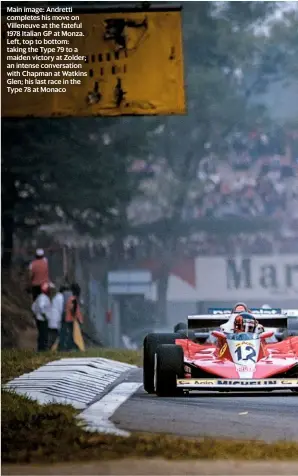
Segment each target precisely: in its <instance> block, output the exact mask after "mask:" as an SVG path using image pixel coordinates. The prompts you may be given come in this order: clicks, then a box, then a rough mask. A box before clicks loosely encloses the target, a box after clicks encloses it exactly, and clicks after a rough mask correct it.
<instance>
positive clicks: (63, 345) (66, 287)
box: [58, 282, 72, 351]
mask: <svg viewBox="0 0 298 476" xmlns="http://www.w3.org/2000/svg"><path fill="white" fill-rule="evenodd" d="M59 292H60V293H61V294H62V296H63V311H62V321H61V329H60V334H59V345H58V350H59V351H64V350H65V351H66V350H67V341H68V338H67V333H68V327H67V323H66V321H65V317H66V303H67V301H68V299H69V298H70V297H71V296H72V292H71V289H70V284H68V283H67V282H66V283H65V284H63V285H62V286H60V289H59Z"/></svg>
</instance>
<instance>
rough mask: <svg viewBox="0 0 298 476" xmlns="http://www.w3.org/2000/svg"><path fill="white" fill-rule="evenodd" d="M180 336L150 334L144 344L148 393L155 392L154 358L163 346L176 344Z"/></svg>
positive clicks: (146, 390)
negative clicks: (160, 346) (158, 349)
mask: <svg viewBox="0 0 298 476" xmlns="http://www.w3.org/2000/svg"><path fill="white" fill-rule="evenodd" d="M178 338H179V336H178V335H177V334H174V333H164V334H161V333H160V334H148V335H147V336H146V337H145V339H144V344H143V385H144V390H145V392H147V393H155V391H154V358H155V354H156V351H157V348H158V346H159V345H161V344H175V339H178Z"/></svg>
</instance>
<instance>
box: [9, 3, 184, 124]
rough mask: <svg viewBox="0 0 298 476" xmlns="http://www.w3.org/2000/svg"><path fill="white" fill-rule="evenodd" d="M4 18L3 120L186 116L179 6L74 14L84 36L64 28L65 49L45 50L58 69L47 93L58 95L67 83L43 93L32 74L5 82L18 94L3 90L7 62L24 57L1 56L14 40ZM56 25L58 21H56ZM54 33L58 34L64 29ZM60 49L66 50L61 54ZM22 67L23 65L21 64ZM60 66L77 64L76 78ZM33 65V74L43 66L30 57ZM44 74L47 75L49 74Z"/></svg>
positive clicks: (48, 43) (10, 62)
mask: <svg viewBox="0 0 298 476" xmlns="http://www.w3.org/2000/svg"><path fill="white" fill-rule="evenodd" d="M73 15H74V14H73ZM6 18H7V17H5V16H4V17H2V33H3V35H4V38H3V40H2V117H3V116H4V117H24V116H35V117H49V116H121V115H158V114H164V115H167V114H185V113H186V105H185V91H184V71H183V47H182V25H181V11H180V9H168V10H166V11H142V10H139V11H137V12H136V11H133V12H131V11H129V12H127V13H124V12H119V13H118V12H115V11H113V12H112V13H108V12H104V13H82V14H79V13H78V19H77V20H76V23H77V24H78V25H81V30H82V32H83V34H84V36H71V35H70V34H68V33H67V32H66V30H65V33H63V35H64V36H65V35H66V33H67V37H66V38H64V36H63V38H62V37H61V39H64V40H67V42H68V43H67V45H68V46H67V48H66V47H64V46H63V45H64V44H62V45H61V43H60V46H55V48H56V52H55V53H50V54H53V55H54V54H55V55H56V56H55V59H54V60H52V62H58V63H60V64H61V66H60V67H59V68H60V71H61V76H59V78H60V77H61V79H62V83H61V84H59V83H57V77H56V78H55V77H54V76H53V77H51V78H50V79H51V81H52V83H51V86H49V82H48V83H47V88H50V89H52V90H53V91H55V89H60V91H61V89H62V88H63V87H64V86H65V88H66V86H67V88H66V89H67V91H66V92H48V91H47V88H46V87H45V86H44V84H45V83H41V82H40V81H41V79H40V78H41V77H39V76H34V75H33V76H31V74H30V76H26V77H25V76H24V77H23V76H20V77H19V76H18V77H12V78H10V80H11V82H10V87H16V88H23V91H22V92H21V93H20V92H19V93H16V94H12V93H9V92H8V90H7V78H8V76H7V72H8V71H10V69H9V67H8V64H12V62H13V61H12V60H11V59H7V57H8V56H10V57H11V56H12V55H15V56H17V55H19V54H22V53H8V51H7V48H8V43H9V41H10V42H13V41H15V38H12V37H11V36H7V35H8V34H11V33H9V32H8V29H9V27H8V26H7V23H9V21H10V20H8V21H6ZM73 18H74V19H75V17H73ZM38 21H39V20H38ZM59 21H61V20H56V23H59ZM62 21H63V20H62ZM41 23H42V22H41ZM64 23H65V22H64ZM78 28H79V27H78ZM60 30H61V34H62V30H63V27H62V25H61V28H60ZM53 34H54V33H53ZM43 35H45V33H43ZM59 38H60V37H59ZM26 41H27V40H26ZM38 41H39V40H38ZM42 41H43V42H44V41H46V42H47V48H50V49H51V48H52V47H53V44H55V45H56V43H51V41H52V42H54V41H57V39H56V38H54V37H52V36H49V37H45V36H44V40H42ZM59 41H60V40H59ZM13 44H17V43H13ZM18 44H20V43H18ZM65 45H66V43H65ZM34 46H35V45H34ZM57 48H59V52H58V53H59V54H61V57H60V61H57V59H56V58H57ZM63 48H64V50H63ZM66 49H67V50H69V51H71V50H72V52H69V53H67V51H66ZM62 50H63V51H62ZM43 53H44V51H40V52H39V53H38V55H41V56H40V57H42V54H43ZM27 54H29V53H28V52H27ZM77 57H84V58H83V60H81V61H80V60H78V59H75V58H77ZM31 58H32V55H31ZM30 61H31V60H30ZM20 62H21V63H26V62H27V61H25V60H24V59H23V60H20V61H19V63H20ZM44 63H45V60H44ZM64 63H65V64H66V63H67V64H69V63H73V64H79V63H80V64H81V67H76V70H77V72H78V75H77V76H67V75H65V72H67V71H69V69H68V70H67V69H66V68H67V65H66V68H65V67H64V66H65V65H64ZM14 64H16V60H15V61H14ZM35 64H37V68H36V69H30V70H29V72H30V73H32V72H33V73H38V72H40V71H42V68H45V66H44V64H42V60H40V61H37V60H36V61H35ZM46 67H47V66H46ZM20 71H21V70H20ZM22 71H25V70H22ZM43 71H45V70H44V69H43ZM46 71H48V72H51V71H52V69H47V70H46ZM14 74H15V73H14ZM21 74H22V72H21ZM25 74H26V72H25ZM17 80H23V86H19V85H20V84H22V83H17V82H15V83H14V81H17ZM25 80H26V84H25ZM31 80H33V82H31ZM73 80H75V81H73ZM70 81H72V83H70ZM77 81H79V82H80V84H79V83H77ZM64 82H65V83H64ZM67 82H68V83H67ZM56 83H57V84H56ZM18 84H19V85H18ZM37 84H39V85H40V91H39V92H33V85H35V86H37ZM14 85H15V86H14ZM25 87H26V92H25V90H24V88H25Z"/></svg>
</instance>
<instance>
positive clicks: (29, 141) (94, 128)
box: [2, 118, 146, 267]
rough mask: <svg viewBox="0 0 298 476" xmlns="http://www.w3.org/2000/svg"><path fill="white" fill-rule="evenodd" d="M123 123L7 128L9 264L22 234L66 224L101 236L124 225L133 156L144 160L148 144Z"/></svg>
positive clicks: (33, 123) (24, 123)
mask: <svg viewBox="0 0 298 476" xmlns="http://www.w3.org/2000/svg"><path fill="white" fill-rule="evenodd" d="M118 122H119V121H118ZM124 123H125V124H124V126H123V124H122V127H121V131H120V130H119V127H116V126H117V120H111V121H110V122H108V123H103V121H102V120H101V119H95V118H92V119H43V120H37V119H21V120H4V121H3V122H2V137H3V142H2V179H3V180H2V184H3V185H2V208H3V219H2V230H3V238H4V239H3V248H4V253H3V266H5V267H9V266H10V264H11V257H12V249H13V237H14V234H15V232H16V231H17V230H19V229H22V230H24V229H30V230H32V229H36V228H38V227H39V226H40V225H42V224H50V223H53V222H63V223H71V224H73V225H74V226H75V227H76V228H77V230H79V231H80V232H85V233H87V232H88V233H91V234H92V233H93V235H95V234H96V235H98V234H100V233H109V232H115V230H117V229H119V228H121V227H122V226H123V223H122V222H121V217H120V214H119V209H120V208H121V207H123V204H124V205H125V204H127V203H128V202H129V201H130V199H131V194H132V193H133V190H134V184H133V183H132V179H131V177H130V176H129V174H128V173H127V170H128V165H129V162H130V160H131V156H130V154H131V150H132V148H133V149H134V154H135V155H137V154H138V153H140V154H141V153H142V154H143V153H144V145H146V142H145V141H144V134H143V131H142V130H138V129H137V128H135V129H134V131H133V133H132V130H131V125H130V120H125V121H124ZM141 125H142V124H141ZM104 142H105V144H104ZM117 151H118V152H117Z"/></svg>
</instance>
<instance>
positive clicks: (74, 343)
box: [65, 283, 84, 350]
mask: <svg viewBox="0 0 298 476" xmlns="http://www.w3.org/2000/svg"><path fill="white" fill-rule="evenodd" d="M71 291H72V295H71V296H70V297H69V298H68V300H67V301H66V304H65V322H66V326H67V349H68V350H71V349H77V348H81V347H82V346H84V344H82V345H81V343H80V344H79V342H82V334H81V325H82V324H83V315H82V313H81V309H80V294H81V289H80V286H79V285H78V284H77V283H74V284H72V286H71ZM77 325H78V327H77ZM77 334H79V335H77ZM81 350H82V349H81Z"/></svg>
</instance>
